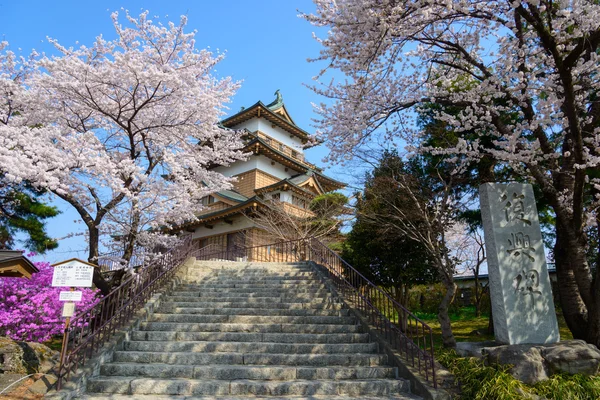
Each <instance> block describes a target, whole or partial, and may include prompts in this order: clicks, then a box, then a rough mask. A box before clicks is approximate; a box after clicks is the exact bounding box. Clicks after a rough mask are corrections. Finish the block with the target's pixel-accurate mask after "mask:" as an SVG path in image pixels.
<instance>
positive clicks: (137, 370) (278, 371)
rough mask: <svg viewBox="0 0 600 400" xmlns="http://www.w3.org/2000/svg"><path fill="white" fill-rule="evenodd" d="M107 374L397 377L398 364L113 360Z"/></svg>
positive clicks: (104, 368) (225, 377)
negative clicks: (135, 361) (215, 363)
mask: <svg viewBox="0 0 600 400" xmlns="http://www.w3.org/2000/svg"><path fill="white" fill-rule="evenodd" d="M100 374H101V375H105V376H142V377H151V378H193V379H219V380H232V379H254V380H296V379H308V380H312V379H396V378H397V371H396V368H392V367H294V366H286V365H274V366H260V365H258V366H247V365H239V366H238V365H209V366H194V365H173V364H135V363H112V364H106V365H103V366H102V368H101V370H100Z"/></svg>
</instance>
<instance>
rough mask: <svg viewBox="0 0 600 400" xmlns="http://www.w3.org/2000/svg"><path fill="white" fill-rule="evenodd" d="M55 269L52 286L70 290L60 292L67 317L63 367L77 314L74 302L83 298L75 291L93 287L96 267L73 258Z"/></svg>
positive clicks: (62, 349)
mask: <svg viewBox="0 0 600 400" xmlns="http://www.w3.org/2000/svg"><path fill="white" fill-rule="evenodd" d="M53 267H54V272H53V274H52V286H53V287H68V288H69V291H62V292H60V297H59V300H60V301H65V303H64V304H63V310H62V316H63V317H66V320H65V328H64V331H63V340H62V346H61V349H60V365H63V363H64V357H65V354H66V352H67V342H68V340H69V324H70V323H71V317H72V316H73V314H75V303H74V302H77V301H81V297H82V292H81V291H74V288H75V287H92V280H93V277H94V268H96V266H95V265H94V264H90V263H88V262H85V261H82V260H79V259H77V258H72V259H70V260H65V261H61V262H59V263H56V264H54V265H53Z"/></svg>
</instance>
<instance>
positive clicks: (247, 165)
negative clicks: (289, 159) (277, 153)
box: [214, 155, 264, 177]
mask: <svg viewBox="0 0 600 400" xmlns="http://www.w3.org/2000/svg"><path fill="white" fill-rule="evenodd" d="M259 157H264V156H259ZM259 157H257V156H255V155H251V156H250V157H248V159H247V160H246V161H236V162H234V163H233V164H231V165H230V166H228V167H225V166H220V167H216V168H215V169H214V171H216V172H220V173H222V174H223V175H225V176H228V177H229V176H234V175H239V174H241V173H243V172H246V171H250V170H253V169H256V168H258V159H259Z"/></svg>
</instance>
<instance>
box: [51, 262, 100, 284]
mask: <svg viewBox="0 0 600 400" xmlns="http://www.w3.org/2000/svg"><path fill="white" fill-rule="evenodd" d="M93 276H94V267H93V266H91V265H88V264H84V263H82V262H80V261H77V260H73V261H69V262H68V263H65V264H61V265H57V266H55V267H54V274H53V275H52V286H54V287H57V286H58V287H64V286H70V287H92V278H93Z"/></svg>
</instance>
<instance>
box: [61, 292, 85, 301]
mask: <svg viewBox="0 0 600 400" xmlns="http://www.w3.org/2000/svg"><path fill="white" fill-rule="evenodd" d="M82 296H83V292H79V291H76V292H60V296H59V297H58V299H59V300H60V301H81V297H82Z"/></svg>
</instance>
